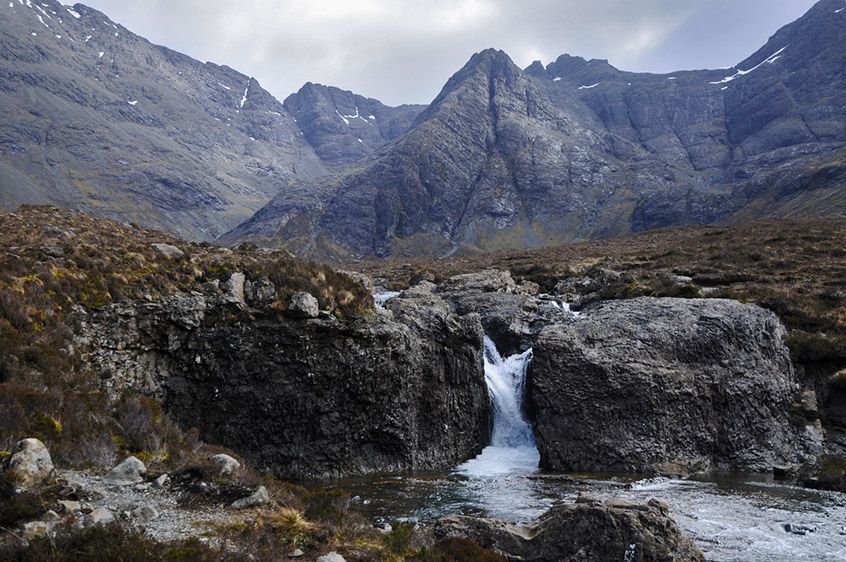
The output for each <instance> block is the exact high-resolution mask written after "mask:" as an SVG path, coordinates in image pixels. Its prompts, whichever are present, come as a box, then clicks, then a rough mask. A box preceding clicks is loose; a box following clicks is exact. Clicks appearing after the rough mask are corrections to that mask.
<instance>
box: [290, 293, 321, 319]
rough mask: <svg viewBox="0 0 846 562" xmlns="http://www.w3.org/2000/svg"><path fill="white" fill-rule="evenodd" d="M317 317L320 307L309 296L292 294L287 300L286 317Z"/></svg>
mask: <svg viewBox="0 0 846 562" xmlns="http://www.w3.org/2000/svg"><path fill="white" fill-rule="evenodd" d="M319 315H320V305H319V304H318V302H317V299H316V298H314V296H312V295H311V294H309V293H294V294H293V295H291V298H290V299H288V316H290V317H291V318H300V319H305V318H317V317H318V316H319Z"/></svg>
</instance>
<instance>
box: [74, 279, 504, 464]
mask: <svg viewBox="0 0 846 562" xmlns="http://www.w3.org/2000/svg"><path fill="white" fill-rule="evenodd" d="M224 306H225V305H223V304H222V303H220V302H218V301H217V300H214V299H207V298H204V297H184V298H179V299H173V300H170V301H167V302H163V303H146V304H139V305H116V306H113V307H107V308H106V309H104V310H103V311H101V312H98V313H97V314H96V315H95V316H94V317H90V318H83V319H82V320H81V326H80V328H79V333H81V334H85V336H86V337H87V339H86V337H83V340H82V341H81V342H80V343H81V344H84V345H85V346H86V347H87V348H88V349H90V350H91V353H90V356H89V359H90V360H91V361H92V362H93V363H94V364H95V365H98V366H99V367H100V368H101V370H102V371H103V376H104V378H106V379H107V380H108V381H111V383H110V384H112V385H113V386H121V385H129V386H132V387H134V388H137V389H139V390H143V391H145V392H148V393H151V394H158V395H159V396H161V397H162V398H163V400H164V403H165V405H166V407H167V408H168V410H169V411H170V412H171V414H172V415H173V416H174V417H175V418H177V419H178V420H180V421H181V422H182V423H183V424H184V425H185V426H188V427H192V426H195V427H198V428H199V429H200V431H201V434H202V436H203V438H204V439H206V440H208V441H210V442H214V443H220V444H222V445H226V446H229V447H231V448H233V449H235V450H237V451H238V452H240V453H241V454H243V455H244V456H245V457H246V458H247V459H248V460H250V462H252V463H254V464H256V465H257V466H261V467H268V468H270V469H271V470H273V471H274V472H275V473H277V474H279V475H283V476H287V477H295V478H310V477H340V476H347V475H355V474H367V473H372V472H392V471H404V470H415V469H420V470H422V469H435V468H445V467H448V466H454V465H455V464H457V463H459V462H462V461H464V460H466V459H467V458H471V457H472V456H474V455H475V454H477V453H478V452H479V451H480V450H481V448H482V447H483V446H484V445H485V444H486V443H487V440H488V431H489V429H488V425H489V411H488V409H489V405H488V398H487V392H486V388H485V382H484V375H483V368H482V356H481V350H482V336H483V332H482V327H481V324H480V322H479V318H478V317H477V316H475V315H469V316H465V317H457V316H455V315H454V314H452V313H451V312H450V311H449V308H448V307H447V306H446V304H445V303H444V302H443V301H442V300H440V299H438V298H437V297H434V296H433V295H422V296H419V297H409V298H402V299H395V300H394V301H392V303H391V310H390V311H389V312H380V313H379V315H377V316H375V317H371V318H364V319H360V320H357V321H343V322H342V321H337V320H333V319H316V320H300V321H295V322H288V321H279V320H277V319H270V318H263V317H262V315H261V313H260V311H258V310H253V311H252V312H253V313H254V314H256V316H257V318H256V319H255V320H249V321H247V320H241V321H239V320H237V316H236V318H233V319H230V320H225V319H223V318H224V317H225V315H226V314H231V313H233V311H235V310H236V309H237V305H228V306H229V308H224ZM227 310H228V311H229V312H227Z"/></svg>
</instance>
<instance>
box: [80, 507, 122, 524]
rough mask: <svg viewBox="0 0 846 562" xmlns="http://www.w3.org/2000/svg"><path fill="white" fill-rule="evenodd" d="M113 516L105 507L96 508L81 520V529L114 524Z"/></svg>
mask: <svg viewBox="0 0 846 562" xmlns="http://www.w3.org/2000/svg"><path fill="white" fill-rule="evenodd" d="M114 520H115V514H114V513H112V510H111V509H109V508H107V507H98V508H97V509H95V510H94V511H92V512H91V513H89V514H88V515H86V516H85V517H84V518H83V519H82V526H83V527H100V526H105V525H108V524H109V523H112V522H114Z"/></svg>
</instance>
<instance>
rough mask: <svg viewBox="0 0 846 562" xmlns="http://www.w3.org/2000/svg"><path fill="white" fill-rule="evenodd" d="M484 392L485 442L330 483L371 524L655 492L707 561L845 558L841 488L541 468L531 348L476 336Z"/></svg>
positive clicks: (529, 516) (516, 514)
mask: <svg viewBox="0 0 846 562" xmlns="http://www.w3.org/2000/svg"><path fill="white" fill-rule="evenodd" d="M484 351H485V380H486V382H487V385H488V391H489V394H490V397H491V406H492V410H493V430H492V433H491V444H490V446H488V447H486V448H485V449H484V450H483V451H482V453H481V454H480V455H479V456H478V457H476V458H475V459H472V460H470V461H468V462H466V463H464V464H462V465H460V466H458V467H456V468H455V469H453V470H451V471H444V472H440V473H425V474H414V475H406V476H387V477H381V478H379V477H376V478H373V477H368V478H358V479H347V480H343V481H341V482H340V483H339V485H340V486H341V487H342V488H344V489H346V490H347V491H349V492H350V493H351V494H352V496H353V502H354V503H355V504H356V507H357V508H358V509H359V510H360V511H362V512H363V513H365V514H366V515H369V516H370V517H372V518H373V519H374V521H377V522H390V521H414V522H419V523H423V524H425V523H427V522H431V521H433V520H435V519H438V518H440V517H443V516H445V515H451V514H463V515H477V516H485V517H495V518H499V519H504V520H506V521H512V522H518V523H527V522H529V521H531V520H533V519H535V518H537V517H538V516H539V515H541V514H542V513H543V512H545V511H546V510H547V509H549V508H550V507H551V506H552V505H554V504H555V503H557V502H566V503H571V502H573V501H574V500H575V498H576V496H577V495H578V494H579V492H586V493H588V494H590V495H592V496H595V497H597V498H598V499H600V500H605V499H609V498H622V499H626V500H630V501H633V502H640V503H644V502H646V501H648V500H649V499H650V498H657V499H660V500H662V501H664V502H666V503H667V504H668V505H669V506H670V515H671V517H672V518H673V519H674V520H675V521H676V522H677V523H678V524H679V525H680V526H681V527H682V528H683V529H684V530H685V531H686V532H687V533H688V534H689V535H690V536H691V537H692V538H693V539H694V540H695V541H696V543H697V544H698V545H699V547H700V548H701V549H702V551H703V552H704V553H705V556H706V558H707V559H708V560H710V561H715V562H717V561H719V562H729V561H732V562H773V561H791V562H796V561H804V560H807V561H814V562H829V561H831V562H834V561H844V560H846V495H844V494H839V493H836V492H824V491H815V490H810V489H805V488H799V487H796V486H790V485H785V484H782V483H779V482H775V481H773V479H772V478H771V477H767V476H762V475H760V474H727V475H710V476H708V477H704V478H700V479H688V480H678V479H668V478H651V479H648V478H644V477H638V476H637V475H625V476H621V475H601V474H581V475H580V474H550V473H541V472H540V471H539V469H538V461H539V454H538V450H537V448H536V447H535V444H534V440H533V436H532V431H531V427H530V425H529V424H528V423H527V422H526V420H525V418H524V417H523V413H522V411H521V404H522V399H523V390H524V384H525V375H526V369H527V367H528V365H529V362H530V361H531V359H532V352H531V350H529V351H527V352H525V353H523V354H521V355H515V356H512V357H507V358H503V357H501V356H500V354H499V353H498V352H497V349H496V347H495V345H494V344H493V342H492V341H491V340H490V339H488V338H485V350H484Z"/></svg>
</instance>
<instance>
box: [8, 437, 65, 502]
mask: <svg viewBox="0 0 846 562" xmlns="http://www.w3.org/2000/svg"><path fill="white" fill-rule="evenodd" d="M53 470H54V468H53V460H52V459H51V458H50V451H48V450H47V447H46V446H45V445H44V443H42V442H41V441H39V440H38V439H34V438H29V439H23V440H21V441H19V442H18V444H17V446H16V447H15V454H13V455H12V457H11V458H10V459H9V469H8V474H9V476H10V477H11V478H12V480H13V481H14V482H15V484H16V485H17V486H18V488H20V489H24V490H28V489H31V488H33V487H35V486H38V485H39V484H43V483H44V482H46V481H47V480H48V479H49V478H50V476H51V475H52V474H53Z"/></svg>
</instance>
